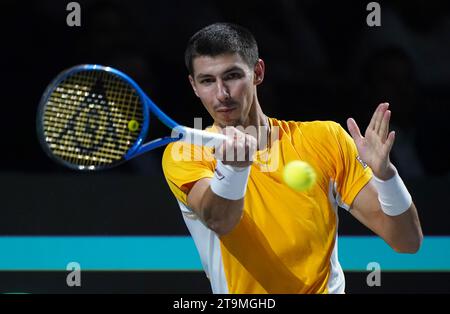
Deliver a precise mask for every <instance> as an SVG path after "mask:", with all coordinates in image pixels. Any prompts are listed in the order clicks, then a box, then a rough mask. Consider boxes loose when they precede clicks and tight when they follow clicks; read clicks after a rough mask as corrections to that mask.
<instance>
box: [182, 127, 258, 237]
mask: <svg viewBox="0 0 450 314" xmlns="http://www.w3.org/2000/svg"><path fill="white" fill-rule="evenodd" d="M232 131H233V132H232V134H231V137H230V139H229V140H228V141H226V143H223V144H222V145H221V146H220V147H219V149H218V150H217V151H216V153H215V155H216V158H217V159H218V161H217V163H218V164H219V163H221V165H220V166H221V167H222V172H224V171H223V170H226V172H227V173H226V174H225V176H227V178H226V179H224V180H222V181H221V180H219V179H218V178H217V176H216V174H215V177H213V178H203V179H200V180H198V181H197V182H196V183H195V184H194V186H193V187H192V188H191V190H190V191H189V194H188V196H187V203H188V206H189V207H190V208H191V209H192V210H193V211H194V212H195V213H196V215H197V216H198V217H199V218H200V219H201V220H202V221H203V223H204V224H205V225H206V226H207V227H208V228H209V229H211V230H213V231H214V232H216V233H217V234H218V235H219V236H221V235H225V234H227V233H229V232H231V230H233V229H234V227H235V226H236V225H237V224H238V223H239V221H240V220H241V217H242V212H243V209H244V197H243V196H242V197H240V198H238V199H236V197H227V196H228V195H229V193H228V192H227V189H230V187H231V189H235V188H236V187H239V188H240V189H244V190H243V191H242V193H243V194H245V188H246V182H247V179H248V173H249V167H250V166H251V164H252V163H253V161H252V160H253V153H252V152H254V151H255V150H256V139H255V138H254V137H252V136H250V135H248V134H244V133H242V132H240V131H239V130H237V129H235V128H232ZM227 135H230V134H227ZM227 150H232V151H234V152H235V154H234V156H233V157H234V159H237V158H236V155H239V154H238V153H237V154H236V152H240V151H241V152H245V156H243V157H244V158H243V159H244V160H243V161H236V160H229V158H225V156H226V151H227ZM241 157H242V156H241ZM223 167H227V168H226V169H224V168H223ZM217 168H219V165H218V167H216V169H217ZM216 171H217V170H216ZM244 180H245V182H243V181H244ZM213 181H214V182H213ZM225 181H227V183H228V184H229V186H228V187H227V186H226V185H224V184H225ZM212 185H214V186H215V187H219V188H220V189H218V188H211V186H212ZM214 190H216V192H217V191H218V190H221V191H223V193H221V192H218V193H219V194H221V195H218V194H217V193H215V192H214ZM238 190H239V189H238ZM234 192H236V191H234ZM237 192H239V191H237Z"/></svg>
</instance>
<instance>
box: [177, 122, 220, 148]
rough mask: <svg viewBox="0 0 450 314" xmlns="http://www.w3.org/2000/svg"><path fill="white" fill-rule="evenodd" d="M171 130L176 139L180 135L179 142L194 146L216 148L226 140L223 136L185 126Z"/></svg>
mask: <svg viewBox="0 0 450 314" xmlns="http://www.w3.org/2000/svg"><path fill="white" fill-rule="evenodd" d="M173 130H174V132H175V135H176V137H179V136H180V135H181V138H180V141H182V142H186V143H190V144H194V145H201V146H207V147H218V146H220V145H221V144H222V143H223V141H225V140H226V139H227V137H226V136H225V135H224V134H220V133H212V132H207V131H203V130H199V129H192V128H188V127H185V126H178V127H176V128H174V129H173ZM172 137H174V136H172Z"/></svg>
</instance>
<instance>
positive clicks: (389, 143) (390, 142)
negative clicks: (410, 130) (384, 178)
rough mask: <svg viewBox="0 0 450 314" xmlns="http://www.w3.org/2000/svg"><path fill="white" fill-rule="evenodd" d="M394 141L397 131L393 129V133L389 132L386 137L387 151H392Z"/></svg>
mask: <svg viewBox="0 0 450 314" xmlns="http://www.w3.org/2000/svg"><path fill="white" fill-rule="evenodd" d="M394 141H395V131H392V132H391V133H389V135H388V137H387V139H386V143H385V145H386V150H387V152H386V153H388V154H389V153H390V151H391V149H392V146H393V145H394Z"/></svg>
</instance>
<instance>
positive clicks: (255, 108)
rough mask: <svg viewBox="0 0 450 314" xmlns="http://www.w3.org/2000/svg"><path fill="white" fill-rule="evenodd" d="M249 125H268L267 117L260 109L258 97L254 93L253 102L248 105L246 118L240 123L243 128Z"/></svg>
mask: <svg viewBox="0 0 450 314" xmlns="http://www.w3.org/2000/svg"><path fill="white" fill-rule="evenodd" d="M251 125H252V126H254V127H256V128H258V127H261V126H263V127H268V126H269V121H268V118H267V116H266V115H265V114H264V112H263V111H262V109H261V106H260V104H259V101H258V97H257V96H256V95H255V99H254V101H253V104H252V106H251V107H250V111H249V113H248V115H247V118H246V119H245V120H244V121H243V124H242V126H243V127H244V128H246V127H248V126H251Z"/></svg>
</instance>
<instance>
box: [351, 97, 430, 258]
mask: <svg viewBox="0 0 450 314" xmlns="http://www.w3.org/2000/svg"><path fill="white" fill-rule="evenodd" d="M388 107H389V104H386V103H383V104H380V105H379V106H378V108H377V109H376V111H375V113H374V115H373V117H372V120H371V121H370V124H369V126H368V127H367V130H366V132H365V136H364V137H363V136H362V135H361V132H360V130H359V127H358V125H357V124H356V122H355V120H353V119H351V118H350V119H348V120H347V126H348V129H349V132H350V134H351V136H352V138H353V140H354V141H355V144H356V147H357V149H358V152H359V155H360V157H361V158H362V159H363V160H364V161H365V162H366V163H367V165H368V166H369V167H370V168H371V169H372V172H373V175H374V176H375V177H377V178H378V179H380V180H378V182H381V183H376V181H374V180H375V179H372V181H371V182H369V183H368V184H367V185H366V186H365V187H364V188H363V189H361V191H360V192H359V193H358V195H357V196H356V198H355V199H354V201H353V203H352V205H351V207H350V213H351V214H352V215H353V216H354V217H355V218H356V219H358V220H359V221H360V222H361V223H363V224H364V225H365V226H367V227H368V228H369V229H371V230H372V231H373V232H375V233H376V234H378V235H379V236H380V237H381V238H383V239H384V240H385V241H386V242H387V243H388V244H389V245H390V246H391V247H392V248H393V249H394V250H395V251H397V252H402V253H415V252H417V251H418V250H419V248H420V245H421V243H422V239H423V234H422V228H421V226H420V221H419V217H418V214H417V209H416V206H415V205H414V203H413V202H411V203H410V204H408V205H406V206H404V208H395V204H396V200H395V199H394V200H393V202H392V203H393V204H394V208H391V209H389V210H388V209H386V208H383V207H387V205H382V204H381V203H382V202H380V197H381V199H383V197H384V196H385V195H381V194H380V195H379V193H384V192H382V191H378V190H377V188H376V187H377V186H379V184H386V183H385V182H382V181H389V180H390V179H392V178H394V176H396V175H397V170H396V169H395V167H394V166H393V164H392V163H391V162H390V159H389V153H390V151H391V148H392V145H393V144H394V140H395V132H393V131H392V132H389V120H390V116H391V112H390V111H389V110H388ZM402 184H403V183H402ZM404 190H405V191H406V188H405V189H404ZM400 191H401V190H399V193H397V194H398V195H402V193H400ZM406 193H407V191H406ZM393 194H396V193H393ZM389 197H390V198H392V196H389V195H388V201H390V199H389ZM394 197H397V195H394ZM404 199H405V198H403V200H402V201H400V203H403V204H406V203H405V200H404ZM388 203H391V202H388ZM391 211H392V212H398V213H399V214H393V213H392V212H391Z"/></svg>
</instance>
